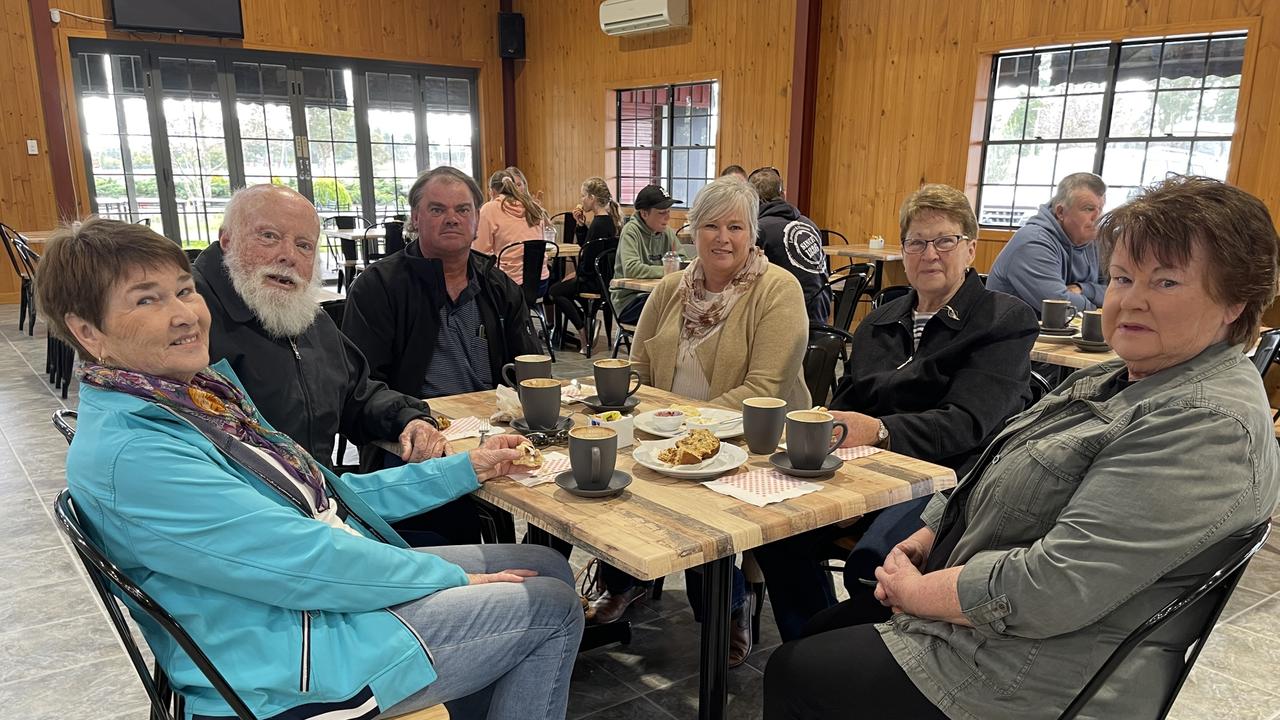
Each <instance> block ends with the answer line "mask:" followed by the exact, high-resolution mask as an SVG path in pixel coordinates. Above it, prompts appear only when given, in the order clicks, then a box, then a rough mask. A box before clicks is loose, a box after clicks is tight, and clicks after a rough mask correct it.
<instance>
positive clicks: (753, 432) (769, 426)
mask: <svg viewBox="0 0 1280 720" xmlns="http://www.w3.org/2000/svg"><path fill="white" fill-rule="evenodd" d="M786 421H787V403H786V401H785V400H781V399H779V398H772V397H753V398H747V399H746V400H743V401H742V434H743V436H744V437H746V439H747V449H748V450H750V451H751V453H752V454H753V455H771V454H773V452H774V451H775V450H777V449H778V440H780V439H781V438H782V426H783V425H784V424H785V423H786Z"/></svg>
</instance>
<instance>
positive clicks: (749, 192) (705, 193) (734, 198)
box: [689, 175, 760, 243]
mask: <svg viewBox="0 0 1280 720" xmlns="http://www.w3.org/2000/svg"><path fill="white" fill-rule="evenodd" d="M735 210H738V211H740V212H742V214H743V215H744V216H745V219H746V222H747V229H748V230H749V231H750V232H751V242H752V243H755V241H756V233H757V232H758V231H759V226H760V218H759V215H760V196H759V195H756V191H755V189H754V188H752V187H751V186H750V185H748V184H747V183H745V182H743V181H742V179H741V178H737V177H733V176H731V175H730V176H725V177H721V178H718V179H716V180H712V181H711V182H710V183H708V184H707V185H706V187H704V188H702V191H701V192H699V193H698V197H696V198H694V201H693V207H691V208H689V227H690V228H691V229H692V230H693V232H694V235H695V236H696V235H697V232H698V228H699V227H701V226H702V224H703V223H704V222H709V221H711V220H718V219H720V218H722V217H724V216H726V215H728V214H729V213H731V212H733V211H735Z"/></svg>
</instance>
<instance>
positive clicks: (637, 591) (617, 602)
mask: <svg viewBox="0 0 1280 720" xmlns="http://www.w3.org/2000/svg"><path fill="white" fill-rule="evenodd" d="M648 592H649V586H648V585H635V586H633V587H632V588H631V589H630V590H625V591H623V592H620V593H618V594H617V595H615V594H613V593H611V592H609V591H608V590H606V591H605V592H604V594H603V595H601V596H600V597H599V598H597V599H596V600H594V601H593V602H592V603H591V609H590V610H588V611H587V619H588V620H590V621H591V622H594V623H596V624H597V625H608V624H609V623H611V622H617V621H618V619H619V618H621V617H622V614H623V613H624V612H626V611H627V608H628V607H630V606H631V603H633V602H635V601H636V600H639V599H640V598H642V597H644V596H645V595H646V594H648Z"/></svg>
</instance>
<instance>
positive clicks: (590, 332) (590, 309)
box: [578, 237, 618, 357]
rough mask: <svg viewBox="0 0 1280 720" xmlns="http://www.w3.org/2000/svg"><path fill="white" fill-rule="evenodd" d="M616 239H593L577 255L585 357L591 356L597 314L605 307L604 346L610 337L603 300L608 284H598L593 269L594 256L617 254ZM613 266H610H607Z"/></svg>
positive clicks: (608, 313) (609, 319) (610, 321)
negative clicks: (584, 333)
mask: <svg viewBox="0 0 1280 720" xmlns="http://www.w3.org/2000/svg"><path fill="white" fill-rule="evenodd" d="M617 250H618V238H616V237H614V238H600V239H598V240H592V241H591V242H589V243H587V244H586V245H585V246H583V248H582V252H581V253H580V254H579V255H578V305H580V306H581V307H582V317H583V319H584V320H585V321H586V326H587V332H586V337H585V338H582V342H583V349H584V350H585V351H586V353H587V357H591V353H592V346H594V345H595V341H596V332H597V331H598V330H599V326H598V325H597V324H596V323H597V320H596V315H597V314H599V313H600V311H601V309H603V310H604V341H605V345H606V347H607V346H608V344H609V343H610V341H611V339H612V337H613V317H614V315H613V312H612V310H611V309H610V307H611V306H610V305H609V303H607V302H605V299H606V298H607V297H608V296H609V286H608V284H607V283H601V281H600V273H599V272H597V271H596V258H598V257H600V256H601V255H602V254H603V253H606V252H612V253H616V252H617ZM610 267H612V265H611V266H610Z"/></svg>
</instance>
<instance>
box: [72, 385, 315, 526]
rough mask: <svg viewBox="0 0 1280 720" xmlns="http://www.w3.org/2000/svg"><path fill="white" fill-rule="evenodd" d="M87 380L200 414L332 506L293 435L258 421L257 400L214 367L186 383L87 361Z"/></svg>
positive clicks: (165, 405)
mask: <svg viewBox="0 0 1280 720" xmlns="http://www.w3.org/2000/svg"><path fill="white" fill-rule="evenodd" d="M83 373H84V374H83V377H82V378H81V379H82V380H83V382H86V383H88V384H90V385H93V386H95V387H100V388H103V389H106V390H116V391H118V392H122V393H125V394H127V395H133V396H134V397H138V398H142V399H143V400H148V401H150V402H153V403H156V404H157V405H160V406H161V407H166V408H169V409H170V410H173V411H175V412H177V413H178V414H179V415H199V416H200V417H202V418H204V419H205V420H208V421H210V422H212V423H213V424H215V425H216V426H217V427H219V428H220V429H222V430H223V431H225V432H226V433H227V434H229V435H231V436H232V437H234V438H236V439H237V440H239V441H241V442H243V443H246V444H248V445H250V446H252V447H256V448H260V449H261V450H263V451H264V452H266V453H267V455H269V456H271V457H272V458H273V459H274V460H276V462H278V463H280V466H281V467H283V468H284V469H285V472H287V473H288V474H289V475H290V476H291V477H292V478H293V479H294V480H295V481H296V482H297V483H298V484H299V485H300V486H305V487H308V488H310V489H311V492H312V494H313V495H314V501H315V506H316V508H317V509H318V510H326V509H328V507H329V499H328V497H327V496H326V495H325V491H324V475H323V474H322V473H321V472H320V467H319V466H318V465H316V461H315V460H312V459H311V456H310V455H308V454H307V453H306V451H304V450H303V449H302V448H301V447H300V446H299V445H298V444H297V443H296V442H294V441H293V439H292V438H290V437H289V436H288V435H285V434H284V433H282V432H279V431H277V430H272V429H271V428H269V427H267V426H265V425H263V424H262V423H260V422H258V418H257V414H258V413H257V410H256V409H255V408H254V406H253V403H252V402H250V400H249V398H248V396H246V395H245V394H244V393H243V392H242V391H241V390H240V388H239V387H237V386H236V384H235V383H233V382H231V381H230V380H229V379H227V378H226V377H224V376H223V375H222V374H221V373H219V372H218V371H217V370H214V369H213V368H205V369H204V370H201V371H200V372H198V373H196V376H195V377H194V378H192V379H191V382H190V383H181V382H178V381H176V380H170V379H169V378H162V377H158V376H155V375H148V374H147V373H142V372H136V371H133V370H122V369H120V368H113V367H106V366H104V365H98V364H96V363H85V365H84V367H83Z"/></svg>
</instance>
